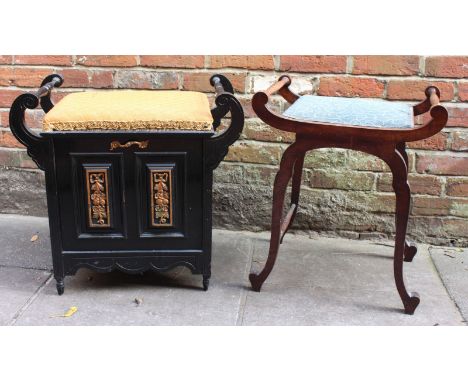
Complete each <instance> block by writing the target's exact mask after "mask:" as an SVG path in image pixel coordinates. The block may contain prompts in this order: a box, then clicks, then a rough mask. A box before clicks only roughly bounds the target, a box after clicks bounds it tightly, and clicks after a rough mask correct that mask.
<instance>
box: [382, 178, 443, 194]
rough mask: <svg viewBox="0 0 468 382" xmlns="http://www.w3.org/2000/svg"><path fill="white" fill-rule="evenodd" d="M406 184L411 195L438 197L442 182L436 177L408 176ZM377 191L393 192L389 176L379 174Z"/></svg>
mask: <svg viewBox="0 0 468 382" xmlns="http://www.w3.org/2000/svg"><path fill="white" fill-rule="evenodd" d="M408 182H409V185H410V187H411V192H412V193H413V194H423V195H440V194H441V192H442V180H441V178H439V177H437V176H431V175H420V174H409V175H408ZM377 191H381V192H393V187H392V175H391V174H380V176H379V178H378V181H377Z"/></svg>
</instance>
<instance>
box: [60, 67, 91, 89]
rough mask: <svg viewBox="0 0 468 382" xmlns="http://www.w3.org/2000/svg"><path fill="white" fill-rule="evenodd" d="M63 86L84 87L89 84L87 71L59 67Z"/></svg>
mask: <svg viewBox="0 0 468 382" xmlns="http://www.w3.org/2000/svg"><path fill="white" fill-rule="evenodd" d="M59 74H60V75H62V76H63V85H62V86H63V87H64V88H84V87H88V86H89V75H88V71H86V70H82V69H61V70H60V71H59Z"/></svg>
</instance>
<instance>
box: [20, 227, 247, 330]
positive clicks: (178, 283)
mask: <svg viewBox="0 0 468 382" xmlns="http://www.w3.org/2000/svg"><path fill="white" fill-rule="evenodd" d="M250 246H251V244H250V240H246V239H245V237H242V236H239V235H237V234H235V233H230V232H227V231H215V232H214V243H213V262H212V267H213V269H212V272H213V277H212V279H211V285H210V288H209V290H208V291H207V292H204V291H203V290H202V288H201V285H202V284H201V276H200V275H192V274H191V273H190V271H189V270H187V269H185V268H176V269H174V270H172V271H170V272H167V273H164V274H157V273H153V272H147V273H145V274H144V275H143V276H141V275H127V274H123V273H120V272H112V273H108V274H99V273H96V272H92V271H89V270H87V269H82V270H80V271H79V272H78V273H77V275H76V276H74V277H68V278H66V279H65V294H64V295H62V296H58V295H57V293H56V291H55V283H54V282H52V283H50V285H48V286H47V287H46V288H45V289H44V291H43V293H41V294H40V296H38V298H37V299H36V300H35V301H34V302H33V303H32V304H31V306H30V307H29V308H28V309H27V310H26V311H25V312H24V313H23V314H22V315H21V317H20V318H19V319H18V321H17V323H16V324H17V325H235V324H236V322H237V320H238V314H239V307H240V306H241V302H242V294H243V293H245V289H244V288H243V287H242V285H243V281H244V280H246V279H247V270H248V268H249V267H248V266H247V265H248V264H249V257H250V251H251V250H250ZM135 299H138V300H140V301H141V303H140V304H137V303H135ZM71 306H76V307H77V308H78V312H77V313H75V314H74V315H73V316H72V317H69V318H63V317H51V316H54V315H57V314H63V313H64V312H65V311H66V310H67V309H69V308H70V307H71Z"/></svg>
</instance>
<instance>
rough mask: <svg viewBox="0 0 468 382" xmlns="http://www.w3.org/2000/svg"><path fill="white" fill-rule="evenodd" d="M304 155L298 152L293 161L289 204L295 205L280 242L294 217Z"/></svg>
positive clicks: (297, 203)
mask: <svg viewBox="0 0 468 382" xmlns="http://www.w3.org/2000/svg"><path fill="white" fill-rule="evenodd" d="M304 157H305V153H302V154H300V155H299V156H298V157H297V159H296V161H295V162H294V173H293V178H292V189H291V206H292V205H295V208H294V211H293V214H292V216H291V220H289V223H288V226H287V227H286V228H285V230H284V232H283V234H282V235H281V239H280V244H281V243H282V242H283V238H284V235H286V232H288V230H289V228H291V225H292V223H293V221H294V218H295V217H296V214H297V208H298V207H299V194H300V192H301V182H302V169H303V167H304Z"/></svg>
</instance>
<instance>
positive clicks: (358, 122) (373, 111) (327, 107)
mask: <svg viewBox="0 0 468 382" xmlns="http://www.w3.org/2000/svg"><path fill="white" fill-rule="evenodd" d="M283 115H284V116H286V117H289V118H293V119H299V120H305V121H311V122H312V121H315V122H327V123H333V124H339V125H353V126H371V127H385V128H402V129H405V128H411V127H413V108H412V106H410V105H406V104H404V103H401V102H390V101H384V100H380V99H377V100H369V99H361V98H343V97H321V96H311V95H305V96H302V97H299V99H298V100H297V101H296V102H294V103H293V104H292V105H291V106H290V107H289V108H288V109H287V110H286V112H284V114H283Z"/></svg>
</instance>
